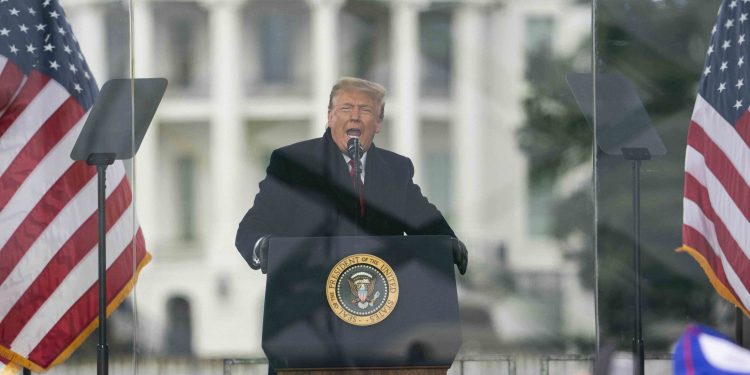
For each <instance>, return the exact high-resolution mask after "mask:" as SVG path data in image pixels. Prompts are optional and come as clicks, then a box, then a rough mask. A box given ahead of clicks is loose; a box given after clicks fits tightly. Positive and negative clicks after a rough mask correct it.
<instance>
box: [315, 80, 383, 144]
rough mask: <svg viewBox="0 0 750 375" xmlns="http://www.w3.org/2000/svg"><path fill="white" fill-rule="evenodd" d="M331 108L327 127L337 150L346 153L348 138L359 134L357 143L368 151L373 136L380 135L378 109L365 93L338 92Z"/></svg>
mask: <svg viewBox="0 0 750 375" xmlns="http://www.w3.org/2000/svg"><path fill="white" fill-rule="evenodd" d="M332 104H333V108H331V109H330V110H329V111H328V127H329V128H331V135H332V136H333V141H334V142H336V146H338V147H339V150H341V151H343V152H346V144H347V142H348V141H349V138H352V137H353V136H356V134H359V143H360V144H361V145H362V147H363V148H364V149H365V151H367V150H369V149H370V145H371V144H372V139H373V138H375V134H377V133H380V128H381V127H382V123H381V121H380V107H379V106H378V103H377V102H376V101H375V99H373V98H372V97H370V95H368V94H367V93H365V92H362V91H357V90H344V91H340V92H339V93H338V94H337V95H336V96H335V97H333V103H332Z"/></svg>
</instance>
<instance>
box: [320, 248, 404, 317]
mask: <svg viewBox="0 0 750 375" xmlns="http://www.w3.org/2000/svg"><path fill="white" fill-rule="evenodd" d="M326 299H327V300H328V305H330V306H331V310H333V313H334V314H336V316H338V317H339V318H341V319H342V320H343V321H345V322H347V323H349V324H353V325H356V326H369V325H373V324H377V323H380V322H381V321H383V319H385V318H387V317H388V315H390V313H391V312H392V311H393V309H394V308H395V307H396V302H397V301H398V279H396V273H395V272H393V269H392V268H391V266H389V265H388V263H386V262H384V261H383V260H382V259H380V258H378V257H376V256H373V255H369V254H355V255H350V256H348V257H346V258H344V259H342V260H341V261H339V262H338V263H336V265H335V266H334V267H333V269H332V270H331V273H330V274H329V275H328V280H327V281H326Z"/></svg>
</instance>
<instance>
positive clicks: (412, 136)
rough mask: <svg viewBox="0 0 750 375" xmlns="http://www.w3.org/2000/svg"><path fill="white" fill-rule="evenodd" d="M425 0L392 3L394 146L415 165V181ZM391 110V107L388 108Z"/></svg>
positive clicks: (418, 157) (419, 166) (418, 156)
mask: <svg viewBox="0 0 750 375" xmlns="http://www.w3.org/2000/svg"><path fill="white" fill-rule="evenodd" d="M426 5H427V1H425V0H396V1H393V2H392V3H391V48H392V52H391V55H392V59H393V60H392V66H393V79H392V80H391V81H392V84H391V85H392V87H393V89H392V93H393V94H392V95H391V99H390V102H391V103H394V101H395V103H394V104H396V105H395V107H396V108H395V109H396V111H395V113H394V116H393V117H392V118H393V129H392V131H391V137H392V139H391V144H392V145H393V150H394V151H396V152H397V153H399V154H401V155H404V156H407V157H409V158H411V160H412V162H414V170H415V181H416V182H417V183H419V182H420V180H421V178H420V176H421V174H420V171H421V170H422V158H421V156H422V155H421V154H422V153H421V150H422V148H421V145H420V143H419V135H420V123H419V108H418V107H419V82H420V79H419V11H420V9H422V8H423V7H424V6H426ZM386 107H387V105H386Z"/></svg>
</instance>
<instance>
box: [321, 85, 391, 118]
mask: <svg viewBox="0 0 750 375" xmlns="http://www.w3.org/2000/svg"><path fill="white" fill-rule="evenodd" d="M348 90H355V91H360V92H363V93H365V94H367V95H369V96H370V97H371V98H373V99H374V100H375V102H376V103H377V104H378V105H379V106H380V114H379V115H378V118H379V119H380V121H383V116H385V87H383V86H382V85H381V84H379V83H376V82H372V81H368V80H366V79H361V78H355V77H342V78H341V79H339V80H338V82H336V84H335V85H333V88H331V96H329V97H328V110H329V111H330V110H332V109H333V98H335V97H336V95H338V94H339V92H341V91H348Z"/></svg>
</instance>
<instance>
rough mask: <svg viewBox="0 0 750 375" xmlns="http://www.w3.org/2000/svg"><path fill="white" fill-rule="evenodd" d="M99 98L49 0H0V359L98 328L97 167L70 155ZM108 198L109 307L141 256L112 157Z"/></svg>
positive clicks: (19, 359)
mask: <svg viewBox="0 0 750 375" xmlns="http://www.w3.org/2000/svg"><path fill="white" fill-rule="evenodd" d="M92 32H102V30H93V31H92ZM97 93H98V89H97V85H96V82H95V80H94V77H93V76H92V75H91V73H90V72H89V69H88V65H87V63H86V60H85V59H84V57H83V55H82V54H81V52H80V47H79V45H78V42H77V40H76V38H75V36H73V31H72V29H71V26H70V24H68V22H67V21H66V19H65V13H64V12H63V9H62V7H61V6H60V4H59V3H57V1H56V0H43V1H42V0H34V1H29V0H0V357H3V358H5V359H6V360H9V361H11V362H14V363H17V364H19V365H22V366H25V367H27V368H30V369H31V370H33V371H42V370H45V369H48V368H49V367H51V366H53V365H55V364H58V363H60V362H62V361H63V360H65V359H66V358H67V357H68V356H70V354H71V353H72V352H73V351H74V350H75V349H76V348H77V347H78V346H79V345H80V344H81V343H82V342H83V341H84V339H85V338H86V337H87V336H88V335H89V334H90V333H91V332H92V331H93V330H94V329H95V328H96V327H97V324H98V319H97V314H98V304H97V301H98V296H97V291H98V286H97V215H96V212H97V183H96V182H97V181H96V170H95V168H93V167H90V166H87V165H86V164H85V163H84V162H73V161H72V160H71V159H70V156H69V155H70V151H71V150H72V148H73V144H74V143H75V141H76V138H77V136H78V134H79V132H80V131H81V127H82V126H83V123H84V122H85V120H86V117H87V114H88V111H89V109H90V108H91V106H92V104H93V102H94V99H95V98H96V96H97ZM106 204H107V211H106V213H107V252H108V253H107V267H108V271H107V283H108V287H107V304H108V308H107V310H108V312H111V311H112V310H114V309H115V308H116V307H117V305H118V304H119V303H120V302H122V300H123V299H124V298H125V297H126V295H127V294H128V292H129V291H130V290H131V289H132V286H133V283H134V280H135V276H136V275H137V272H138V271H140V269H141V268H142V267H143V266H144V265H145V264H146V263H147V262H148V261H149V259H150V256H149V254H148V253H147V252H146V251H145V245H144V240H143V235H142V234H141V231H140V227H139V226H138V224H137V222H136V220H135V216H134V212H133V205H132V194H131V190H130V185H129V183H128V180H127V176H126V174H125V168H124V165H123V164H122V163H121V162H116V163H115V164H114V165H112V166H110V167H109V168H107V203H106Z"/></svg>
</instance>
